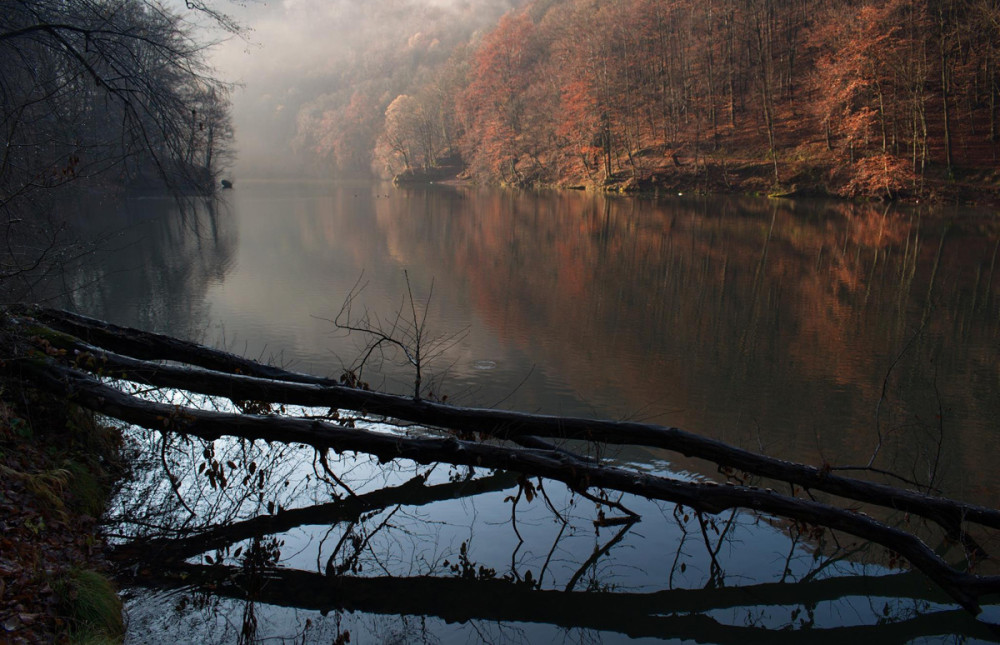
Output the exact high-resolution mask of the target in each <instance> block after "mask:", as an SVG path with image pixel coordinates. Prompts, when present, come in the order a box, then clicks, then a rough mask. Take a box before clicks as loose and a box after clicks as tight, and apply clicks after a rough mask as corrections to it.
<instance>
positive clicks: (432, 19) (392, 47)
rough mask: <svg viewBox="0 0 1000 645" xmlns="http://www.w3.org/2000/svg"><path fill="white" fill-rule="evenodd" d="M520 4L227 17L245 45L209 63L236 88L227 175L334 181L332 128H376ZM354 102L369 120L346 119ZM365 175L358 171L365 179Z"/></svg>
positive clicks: (420, 4) (297, 10)
mask: <svg viewBox="0 0 1000 645" xmlns="http://www.w3.org/2000/svg"><path fill="white" fill-rule="evenodd" d="M522 4H524V2H523V0H483V1H476V2H471V1H454V2H452V1H436V0H388V1H379V2H360V1H356V0H336V1H326V0H285V1H284V2H267V3H256V2H251V3H248V4H247V5H246V6H243V7H233V9H232V12H231V13H232V15H233V16H234V17H235V18H236V19H238V20H240V21H241V22H242V23H243V24H244V25H246V26H247V27H249V30H248V32H247V33H246V37H245V38H239V37H230V38H228V39H227V40H226V41H225V42H223V43H221V44H220V45H218V46H216V47H215V48H214V50H213V52H212V57H211V60H212V63H213V65H214V66H215V67H216V68H217V70H218V72H219V74H220V75H221V76H222V78H224V79H225V80H227V81H230V82H233V83H236V84H238V87H237V88H236V89H235V91H234V93H233V97H232V98H233V120H234V124H235V127H236V139H237V141H236V147H237V150H238V159H237V162H236V166H235V168H234V169H233V175H234V176H237V177H239V178H243V179H245V178H267V177H295V176H298V177H301V176H309V177H325V178H328V177H330V176H331V173H332V159H331V156H335V155H336V150H335V148H336V146H337V145H341V144H339V143H336V142H333V141H331V140H330V139H329V135H330V131H331V130H332V129H333V128H332V126H333V123H332V121H343V120H345V119H355V120H359V121H362V120H365V119H371V120H373V121H375V122H380V120H381V117H382V114H380V113H377V112H378V111H379V109H380V110H381V111H384V110H385V108H386V107H387V106H388V105H389V103H391V102H392V100H393V99H395V98H396V97H397V96H398V95H400V94H405V93H406V92H408V91H411V90H412V89H413V88H414V87H416V86H417V85H418V83H419V82H420V81H421V80H422V79H425V78H426V77H427V75H428V74H429V73H430V69H431V68H432V67H433V66H435V65H438V64H440V63H441V62H442V61H444V60H446V59H447V58H448V57H449V56H450V55H451V53H452V50H453V48H454V47H455V46H456V45H457V44H458V43H460V42H464V41H467V40H468V39H469V38H470V37H472V36H473V35H474V34H476V33H477V32H479V31H481V30H484V29H487V28H489V27H491V26H492V25H494V24H495V23H496V21H497V19H498V18H499V17H500V16H501V15H503V14H504V13H505V12H506V11H508V10H510V9H511V8H513V7H516V6H520V5H522ZM357 93H362V94H364V95H365V96H366V99H365V102H364V111H366V112H367V114H352V113H350V111H349V110H348V108H349V106H350V104H351V101H352V97H354V96H355V94H357ZM324 122H325V124H324ZM338 127H342V125H341V126H338ZM369 127H370V126H365V128H364V129H366V131H367V128H369ZM367 136H370V137H373V136H374V135H372V134H371V132H368V133H367ZM369 144H370V142H369ZM368 165H369V164H368V163H365V164H362V165H361V166H360V167H358V168H355V169H354V171H355V172H356V173H361V174H364V173H367V172H369V171H370V168H369V167H368Z"/></svg>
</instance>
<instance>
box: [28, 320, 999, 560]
mask: <svg viewBox="0 0 1000 645" xmlns="http://www.w3.org/2000/svg"><path fill="white" fill-rule="evenodd" d="M39 318H40V319H42V320H46V321H48V322H51V323H52V324H53V325H54V326H55V327H56V328H57V329H59V330H61V331H64V332H65V333H73V332H76V333H80V334H82V335H84V336H86V337H89V338H91V339H92V340H94V341H100V342H104V343H108V345H110V347H103V346H97V345H95V344H92V343H88V342H84V341H83V340H81V339H80V338H77V337H74V336H68V335H55V334H50V335H47V336H45V338H47V339H48V340H49V342H51V343H52V345H53V346H56V347H59V348H61V349H65V350H67V351H75V352H81V353H85V354H89V355H90V356H91V357H92V358H93V359H94V362H93V363H90V362H88V361H87V360H82V361H78V364H79V365H80V366H81V367H84V368H85V369H90V370H92V371H98V370H99V371H100V373H101V374H104V375H107V376H115V377H118V378H123V379H128V380H134V381H138V382H141V383H145V384H148V385H155V386H160V387H172V388H181V389H186V390H191V391H197V392H200V393H202V394H207V395H212V396H224V397H226V398H229V399H232V400H252V401H263V402H270V403H286V404H295V405H304V406H316V407H332V408H343V409H349V410H354V411H357V412H359V413H361V414H369V415H380V416H384V417H390V418H393V419H399V420H402V421H409V422H412V423H418V424H421V425H426V426H435V427H439V428H446V429H449V430H453V431H459V432H469V433H481V434H484V435H488V436H490V437H495V438H498V439H507V440H513V441H516V440H518V439H531V438H537V437H546V438H550V439H572V440H579V441H588V442H599V443H607V444H617V445H634V446H646V447H651V448H661V449H664V450H670V451H672V452H677V453H680V454H682V455H685V456H687V457H695V458H698V459H703V460H705V461H709V462H712V463H715V464H718V465H719V466H721V467H725V468H731V469H736V470H740V471H744V472H747V473H751V474H754V475H758V476H761V477H767V478H770V479H775V480H779V481H784V482H788V483H790V484H794V485H797V486H801V487H802V488H805V489H810V490H817V491H823V492H825V493H829V494H832V495H837V496H839V497H844V498H847V499H852V500H856V501H860V502H864V503H867V504H874V505H878V506H884V507H886V508H891V509H894V510H898V511H903V512H906V513H911V514H914V515H919V516H921V517H925V518H927V519H929V520H931V521H933V522H935V523H937V524H938V525H939V526H941V527H942V528H943V529H944V530H945V531H946V533H947V535H948V536H949V537H950V538H951V539H954V540H958V541H961V542H962V543H963V544H965V545H966V546H967V547H968V548H969V550H971V551H973V552H974V553H976V554H978V555H983V552H982V550H981V549H979V548H978V546H976V545H974V544H973V543H971V541H970V540H969V538H968V536H967V534H966V532H965V531H964V529H963V523H965V522H973V523H977V524H980V525H983V526H987V527H990V528H994V529H1000V511H998V510H997V509H992V508H986V507H983V506H978V505H975V504H967V503H964V502H960V501H956V500H952V499H948V498H944V497H938V496H933V495H928V494H925V493H921V492H918V491H913V490H906V489H902V488H897V487H893V486H888V485H885V484H879V483H875V482H870V481H865V480H860V479H856V478H851V477H844V476H841V475H836V474H833V473H831V472H830V471H829V470H828V469H822V468H816V467H814V466H808V465H805V464H798V463H793V462H789V461H785V460H782V459H776V458H774V457H768V456H766V455H761V454H758V453H754V452H751V451H748V450H743V449H741V448H736V447H734V446H731V445H729V444H726V443H723V442H721V441H716V440H714V439H709V438H706V437H702V436H699V435H695V434H692V433H690V432H685V431H683V430H681V429H679V428H673V427H664V426H657V425H651V424H643V423H634V422H622V421H605V420H594V419H580V418H567V417H554V416H546V415H537V414H526V413H521V412H510V411H504V410H485V409H478V408H463V407H456V406H450V405H444V404H439V403H434V402H430V401H424V400H420V401H415V400H413V399H411V398H407V397H401V396H394V395H390V394H382V393H378V392H371V391H367V390H361V389H356V388H350V387H345V386H343V385H340V384H338V383H337V382H336V381H334V380H331V379H323V378H319V377H312V376H308V375H304V374H297V373H294V372H287V371H284V370H280V369H278V368H274V367H267V366H262V365H259V364H257V363H253V362H252V361H247V360H246V359H243V358H241V357H238V356H233V355H230V354H226V353H224V352H220V351H218V350H213V349H209V348H203V347H200V346H198V345H194V344H192V343H186V342H183V341H178V340H176V339H172V338H169V337H166V336H160V335H157V334H151V333H149V332H142V331H138V330H130V329H125V328H120V327H115V326H112V325H108V324H107V323H102V322H100V321H93V320H91V319H87V318H84V317H81V316H76V315H73V314H67V313H66V312H58V311H53V310H43V311H42V312H40V313H39ZM43 332H44V330H43ZM113 348H118V349H119V350H121V351H130V352H135V354H133V355H131V356H126V355H122V354H118V353H115V352H113V351H108V350H109V349H113ZM174 349H177V350H178V351H179V355H178V356H176V357H174V358H172V359H171V360H175V361H183V362H187V363H189V364H191V365H196V366H198V367H203V368H205V369H197V367H195V368H192V367H185V366H176V365H163V364H160V363H152V362H149V361H148V360H141V359H140V358H138V357H146V358H157V359H163V360H165V359H167V358H168V357H170V356H171V352H172V351H173V350H174ZM219 370H221V371H219Z"/></svg>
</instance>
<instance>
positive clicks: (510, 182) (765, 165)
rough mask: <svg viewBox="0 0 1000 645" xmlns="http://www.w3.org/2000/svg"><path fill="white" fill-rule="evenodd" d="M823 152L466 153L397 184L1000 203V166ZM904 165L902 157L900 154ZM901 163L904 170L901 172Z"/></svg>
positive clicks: (405, 175)
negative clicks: (466, 160)
mask: <svg viewBox="0 0 1000 645" xmlns="http://www.w3.org/2000/svg"><path fill="white" fill-rule="evenodd" d="M827 157H828V155H826V156H825V155H822V154H817V155H816V156H815V157H813V159H814V160H811V161H804V160H802V159H797V160H779V162H778V173H777V174H778V180H777V181H775V167H774V163H773V162H771V161H769V160H766V159H753V158H749V157H748V156H747V155H742V156H740V157H739V158H737V157H730V156H724V155H707V156H706V155H700V156H690V155H689V154H685V153H684V152H683V151H682V152H676V151H670V150H656V151H652V150H650V151H644V152H642V153H639V154H637V155H636V157H635V162H636V163H635V168H634V169H629V170H619V171H618V172H615V173H612V174H611V175H609V176H604V175H603V173H602V172H598V171H597V170H596V169H595V170H594V171H593V172H592V173H590V174H584V175H581V174H574V173H569V174H562V175H559V176H558V178H557V179H555V180H549V179H546V178H545V177H547V176H549V175H551V173H541V174H536V173H526V174H520V175H517V176H516V177H495V176H492V175H476V174H474V173H473V172H472V171H470V170H469V169H468V168H466V167H465V166H464V165H463V164H462V162H461V160H457V159H454V158H452V159H449V161H448V163H446V164H441V165H439V166H435V167H433V168H429V169H425V170H408V171H406V172H404V173H401V174H399V175H397V176H395V177H394V178H393V183H395V184H396V185H413V184H431V183H439V184H474V183H484V184H498V185H503V186H510V187H519V188H557V189H567V190H591V191H599V192H606V193H616V194H656V193H661V194H663V193H666V194H676V193H684V194H712V195H754V196H769V197H821V198H833V199H844V200H853V201H899V202H903V203H916V202H934V203H942V204H956V205H966V206H988V207H1000V169H997V168H953V169H952V171H951V173H950V174H949V173H948V171H947V169H945V168H943V167H939V166H937V165H933V164H932V165H930V166H929V167H928V168H927V169H926V171H925V172H924V175H923V177H916V176H914V175H913V174H912V173H911V172H909V171H908V170H907V169H903V168H897V167H889V163H888V162H886V164H885V165H883V166H882V167H877V168H874V169H872V168H871V167H870V166H872V164H867V166H869V167H865V164H862V163H860V162H859V163H858V164H856V165H855V166H851V165H850V164H843V163H837V161H836V160H834V159H830V158H827ZM892 163H893V164H895V166H898V165H899V163H898V160H894V161H892ZM894 170H898V172H894Z"/></svg>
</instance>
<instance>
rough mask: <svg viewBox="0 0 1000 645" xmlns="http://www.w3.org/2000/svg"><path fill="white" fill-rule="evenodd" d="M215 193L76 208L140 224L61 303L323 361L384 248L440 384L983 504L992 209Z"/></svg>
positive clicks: (999, 378)
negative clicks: (454, 340) (350, 300)
mask: <svg viewBox="0 0 1000 645" xmlns="http://www.w3.org/2000/svg"><path fill="white" fill-rule="evenodd" d="M227 198H228V199H230V200H231V202H230V203H227V204H221V205H219V206H217V207H216V210H214V211H213V210H211V209H210V208H209V209H206V208H201V209H198V210H197V211H196V212H194V213H190V214H188V216H186V217H178V216H176V215H172V214H169V213H167V212H166V211H167V210H169V209H168V208H167V204H168V203H160V202H149V203H148V204H142V205H140V206H141V207H140V208H135V207H133V209H132V210H131V211H130V212H128V213H125V212H124V211H119V212H118V213H117V214H116V215H115V217H117V218H118V219H117V220H113V221H112V222H111V223H108V222H106V221H101V220H99V219H98V220H94V221H100V222H101V223H100V225H99V226H98V228H100V229H101V230H109V229H112V228H114V227H115V225H117V226H123V225H125V224H128V225H130V226H131V227H132V228H133V230H135V231H136V233H137V234H138V235H139V238H140V239H141V243H136V244H132V243H130V244H123V245H121V246H120V248H118V249H116V251H115V252H114V254H113V255H112V257H111V258H110V259H109V261H108V262H107V263H105V264H93V265H91V266H88V267H87V268H85V269H83V270H82V271H81V272H80V273H79V274H78V275H77V276H76V277H75V279H74V282H73V285H74V290H73V291H72V304H73V305H74V306H75V307H76V308H77V309H79V310H80V311H82V312H83V313H87V314H90V315H94V316H98V317H105V318H110V319H111V320H112V321H114V322H118V323H121V324H128V325H134V326H139V327H143V328H151V329H155V330H159V331H165V332H169V333H173V334H178V335H181V336H185V337H188V338H192V339H194V340H200V341H206V342H209V343H214V344H217V345H226V346H228V347H229V348H231V349H233V350H234V351H237V352H239V353H244V354H246V355H249V356H251V357H255V358H256V357H262V358H264V359H270V360H273V361H275V362H279V363H282V364H286V365H292V366H293V367H295V368H297V369H301V370H305V371H311V372H315V373H318V374H322V375H332V376H339V374H340V371H341V370H342V369H343V366H344V365H349V364H350V363H351V362H352V361H353V360H354V359H355V358H356V357H357V356H358V354H359V352H360V351H361V348H362V347H363V346H364V340H365V339H361V338H358V337H357V336H354V337H347V338H344V337H342V336H341V335H338V334H337V333H336V330H335V329H334V327H333V325H332V324H331V323H330V320H331V319H332V318H334V317H335V315H336V312H337V311H338V309H339V308H340V306H341V304H342V302H343V299H344V297H345V296H346V294H348V293H349V292H350V290H351V288H352V287H353V286H354V284H355V283H356V282H357V280H358V278H359V276H362V275H363V281H364V282H365V283H367V285H368V287H367V288H366V290H365V291H364V293H363V294H362V299H361V301H360V302H359V305H360V306H364V307H366V308H368V309H369V310H370V311H372V312H374V313H377V314H380V315H386V314H391V313H392V312H394V311H397V310H398V308H399V305H400V302H401V300H402V298H403V296H404V294H405V293H406V283H405V281H404V277H403V270H406V271H407V272H408V274H409V276H410V279H411V280H412V283H413V290H414V294H415V296H416V297H417V298H418V299H423V298H426V297H427V295H428V294H429V293H430V286H431V283H432V281H433V282H434V284H435V289H434V295H433V298H432V302H431V303H430V309H431V311H430V314H431V315H430V318H429V321H428V326H429V328H430V329H431V330H432V332H433V333H434V335H441V336H449V335H453V334H460V333H462V332H463V330H468V335H467V337H465V338H464V340H463V341H462V342H461V343H459V344H456V345H455V346H453V347H450V348H449V349H448V351H447V352H445V353H444V354H443V355H442V356H440V357H439V359H438V360H437V361H435V362H434V363H433V364H432V365H429V366H427V367H428V369H426V370H425V373H429V374H431V375H432V376H433V378H432V379H431V380H430V388H431V389H433V390H434V392H435V393H436V394H447V395H448V396H449V400H452V401H455V402H460V403H466V404H473V405H486V406H489V405H495V404H498V403H500V404H501V405H503V406H505V407H511V408H518V409H524V410H530V411H543V412H553V413H562V414H571V415H583V416H601V417H633V418H643V419H652V420H656V421H658V422H661V423H667V424H671V425H678V426H680V427H683V428H686V429H688V430H692V431H695V432H698V433H700V434H704V435H708V436H713V437H718V438H721V439H723V440H727V441H730V442H733V443H736V444H739V445H742V446H745V447H750V448H754V449H758V450H760V449H762V450H764V451H766V452H769V453H772V454H775V455H779V456H784V457H788V458H791V459H796V460H799V461H805V462H807V463H813V464H821V463H824V462H826V463H829V464H847V465H866V464H867V463H868V462H869V460H870V457H871V455H872V454H873V453H875V452H876V449H878V462H877V465H878V466H880V467H882V468H886V469H892V470H895V471H897V472H901V473H904V474H905V475H906V476H907V477H908V478H911V479H915V480H917V481H920V482H922V483H929V482H930V481H931V480H932V479H933V481H934V483H936V484H940V483H942V482H943V483H944V484H945V490H946V491H948V492H950V493H952V494H955V495H958V496H961V497H965V498H968V499H975V500H978V501H981V502H983V503H986V504H996V503H998V502H1000V497H998V493H997V491H1000V475H998V474H997V473H996V470H995V469H994V468H992V463H991V455H993V454H995V453H996V452H997V450H998V449H1000V435H998V433H997V432H996V419H997V418H1000V397H997V396H996V392H997V390H998V388H1000V355H998V354H1000V349H998V348H1000V342H998V340H1000V266H997V265H998V249H1000V225H998V223H997V221H996V219H995V218H993V217H985V216H981V215H980V214H976V213H971V212H959V211H954V212H951V213H940V212H935V213H931V212H928V211H925V210H912V209H911V210H906V209H902V208H892V207H888V208H887V207H886V206H884V205H851V204H844V203H816V202H808V203H799V202H789V201H775V200H762V199H751V198H695V199H686V198H685V199H681V198H668V199H645V200H644V199H635V198H627V199H616V198H613V197H604V196H598V195H586V194H580V193H575V192H562V193H558V192H554V193H541V194H539V193H519V192H510V191H495V190H488V189H475V188H452V187H446V186H441V187H431V188H424V189H418V188H407V189H394V188H392V187H387V186H384V185H371V184H364V183H359V184H344V185H325V184H319V185H311V184H293V183H259V184H252V183H247V184H246V185H241V186H240V189H239V190H238V191H232V192H231V193H230V194H229V195H228V197H227ZM133 206H134V205H133ZM237 230H238V231H239V234H238V235H237V233H236V232H237ZM484 366H489V367H490V369H484ZM412 378H413V375H412V370H411V369H410V368H409V367H408V366H405V365H391V364H386V365H384V366H383V371H382V373H381V374H375V375H369V378H368V379H367V380H369V382H370V383H371V384H372V385H373V386H374V387H377V388H382V389H388V390H391V391H395V392H406V391H409V390H411V389H412ZM425 378H426V377H425ZM939 445H940V446H942V450H941V451H940V452H941V455H940V458H939V457H938V453H939V450H938V446H939ZM653 457H656V458H669V459H671V460H675V468H678V469H695V470H697V469H699V468H701V467H702V466H701V465H699V464H696V463H689V462H683V461H679V462H678V461H676V458H675V457H674V456H669V457H667V456H664V455H654V456H653Z"/></svg>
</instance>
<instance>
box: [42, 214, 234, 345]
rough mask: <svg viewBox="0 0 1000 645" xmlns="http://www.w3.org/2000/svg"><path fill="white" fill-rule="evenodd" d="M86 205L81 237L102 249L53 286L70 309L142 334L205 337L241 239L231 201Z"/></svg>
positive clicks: (81, 217) (78, 219) (77, 224)
mask: <svg viewBox="0 0 1000 645" xmlns="http://www.w3.org/2000/svg"><path fill="white" fill-rule="evenodd" d="M78 207H79V209H80V212H79V213H78V214H77V216H76V218H75V222H74V227H75V228H76V231H77V234H78V235H79V236H81V237H83V238H85V239H91V240H95V241H97V242H99V245H98V250H97V251H95V252H94V254H93V256H91V257H88V258H86V260H87V261H86V262H83V263H80V264H79V266H75V267H73V269H72V271H71V272H69V273H68V274H67V275H66V277H65V279H64V280H63V281H62V282H60V283H59V284H56V285H51V286H50V287H49V289H50V290H51V291H53V292H54V293H55V294H57V295H59V296H60V298H61V300H62V301H63V304H64V306H67V307H69V308H71V309H75V310H78V311H90V312H98V313H99V314H100V315H102V316H104V317H105V318H107V319H110V320H125V321H128V322H129V324H130V325H132V326H135V327H138V328H141V329H148V330H155V331H169V332H170V333H174V334H177V335H180V336H185V337H197V336H198V335H200V333H201V330H203V329H204V328H205V326H206V325H207V324H208V320H209V311H208V307H207V303H206V299H205V293H206V291H207V290H208V288H209V286H210V285H211V284H213V283H217V282H220V281H222V280H224V279H225V277H226V275H227V273H228V271H229V269H230V268H231V266H232V263H233V259H234V256H235V254H236V249H237V245H238V242H239V238H238V236H237V233H236V231H237V228H236V225H235V223H234V222H233V214H232V212H231V210H230V207H229V204H228V203H226V202H225V201H222V200H216V199H205V200H201V199H199V200H188V201H183V202H179V201H178V200H177V199H175V198H171V197H162V198H155V197H148V198H141V199H129V200H122V201H114V200H112V201H109V202H106V201H103V200H90V201H83V202H82V203H81V204H79V205H78Z"/></svg>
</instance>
